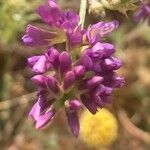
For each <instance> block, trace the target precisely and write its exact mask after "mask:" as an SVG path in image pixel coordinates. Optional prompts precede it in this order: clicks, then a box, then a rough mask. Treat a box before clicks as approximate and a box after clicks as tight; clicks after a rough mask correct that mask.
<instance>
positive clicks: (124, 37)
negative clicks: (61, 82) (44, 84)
mask: <svg viewBox="0 0 150 150" xmlns="http://www.w3.org/2000/svg"><path fill="white" fill-rule="evenodd" d="M43 2H44V0H36V1H35V0H0V150H77V149H78V150H103V149H105V150H135V149H136V150H149V149H150V117H149V116H150V26H148V24H147V22H140V23H135V22H134V21H133V17H132V16H133V11H129V12H127V15H125V14H123V13H121V12H119V11H117V10H116V11H112V10H105V17H104V18H102V15H100V14H97V15H95V14H94V13H91V12H92V11H93V10H90V11H89V7H87V15H86V21H85V26H86V27H88V26H89V25H90V24H93V23H96V22H98V21H100V20H113V19H116V20H119V22H120V27H119V28H118V29H117V30H116V31H115V32H114V33H113V34H112V35H111V36H109V37H108V39H107V41H111V42H112V43H114V44H115V45H116V49H117V51H116V55H117V57H119V58H121V59H122V61H123V67H122V68H121V69H120V70H119V74H120V75H122V76H124V77H125V80H126V84H125V86H124V87H123V88H122V89H119V90H116V91H114V94H113V104H112V105H109V106H108V108H107V110H109V112H111V114H113V117H115V120H116V121H117V122H115V123H116V124H117V125H116V126H117V128H118V130H117V131H116V132H117V136H115V137H114V139H113V135H111V133H109V130H107V128H103V132H104V133H105V132H106V133H108V134H107V135H106V136H105V138H106V140H107V136H108V138H109V137H112V141H113V142H110V143H109V144H106V145H105V143H104V144H103V146H102V145H101V143H99V145H98V146H93V143H92V140H91V142H90V140H86V139H82V137H84V135H83V136H82V135H81V137H80V136H79V138H75V137H73V135H72V134H71V132H70V131H69V129H68V125H67V121H66V118H65V113H64V112H63V111H62V112H61V113H59V115H58V116H57V117H56V119H55V120H54V122H53V123H52V124H51V125H50V126H49V127H48V128H46V129H44V130H42V131H38V130H35V128H34V126H33V122H32V121H31V120H30V119H28V112H29V110H30V108H31V107H32V104H33V103H34V100H35V93H34V91H35V90H36V87H34V85H33V84H32V83H31V81H30V78H31V77H32V76H33V74H32V72H31V71H30V69H29V68H28V67H27V63H26V58H27V57H29V56H32V55H34V54H40V53H41V52H42V51H44V50H43V49H33V48H29V47H25V46H23V43H22V41H21V37H22V36H23V34H24V31H25V27H26V25H27V24H34V25H36V24H40V25H42V22H41V20H40V18H39V16H38V15H37V14H36V13H35V9H36V7H37V6H38V5H39V4H41V3H43ZM58 3H59V5H60V7H61V8H62V9H64V10H67V9H73V10H74V11H76V12H79V8H80V0H58ZM89 12H90V13H89ZM96 13H97V12H96ZM87 115H88V114H87ZM104 115H105V114H104ZM106 115H107V114H106ZM81 116H82V113H81ZM83 117H84V116H82V117H81V119H83ZM111 117H112V116H111ZM108 118H109V117H108ZM83 120H84V119H83ZM83 120H81V128H83V130H84V125H85V124H88V122H87V123H86V122H85V121H83ZM102 120H103V119H102ZM110 123H111V122H110ZM103 124H104V126H105V122H103V121H102V122H97V126H103ZM112 126H113V125H112ZM89 127H90V126H89ZM92 130H93V128H92V129H91V134H90V133H89V134H87V135H89V137H88V136H86V138H87V139H88V138H89V139H90V138H91V137H90V136H94V131H92ZM112 130H113V131H115V129H113V128H112ZM83 134H84V132H83ZM97 134H99V135H97V140H99V138H103V135H101V134H102V133H101V132H100V133H97ZM84 138H85V137H84Z"/></svg>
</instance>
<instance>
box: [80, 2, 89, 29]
mask: <svg viewBox="0 0 150 150" xmlns="http://www.w3.org/2000/svg"><path fill="white" fill-rule="evenodd" d="M86 7H87V0H81V3H80V12H79V16H80V23H79V24H81V26H82V28H83V26H84V21H85V16H86Z"/></svg>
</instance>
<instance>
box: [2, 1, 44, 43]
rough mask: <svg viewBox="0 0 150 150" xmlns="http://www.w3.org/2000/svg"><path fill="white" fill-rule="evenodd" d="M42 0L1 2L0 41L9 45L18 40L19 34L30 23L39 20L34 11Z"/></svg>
mask: <svg viewBox="0 0 150 150" xmlns="http://www.w3.org/2000/svg"><path fill="white" fill-rule="evenodd" d="M41 1H42V0H36V1H31V0H28V1H26V0H1V1H0V20H1V21H0V40H1V41H2V42H3V43H6V44H9V43H11V42H13V41H14V40H16V38H17V35H18V32H21V31H23V30H24V28H25V25H26V24H27V23H28V22H29V21H33V20H36V19H37V17H38V16H37V15H35V13H34V9H35V8H36V6H37V5H38V4H39V3H40V2H41Z"/></svg>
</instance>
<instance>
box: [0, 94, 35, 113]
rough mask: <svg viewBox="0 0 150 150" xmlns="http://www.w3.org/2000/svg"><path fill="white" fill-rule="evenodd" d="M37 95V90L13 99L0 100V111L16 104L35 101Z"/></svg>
mask: <svg viewBox="0 0 150 150" xmlns="http://www.w3.org/2000/svg"><path fill="white" fill-rule="evenodd" d="M35 97H36V92H33V93H30V94H27V95H23V96H20V97H17V98H14V99H11V100H5V101H2V102H0V111H3V110H6V109H9V108H11V107H15V106H16V105H22V104H27V103H28V102H29V101H33V100H34V99H35Z"/></svg>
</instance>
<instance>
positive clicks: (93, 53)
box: [86, 42, 115, 60]
mask: <svg viewBox="0 0 150 150" xmlns="http://www.w3.org/2000/svg"><path fill="white" fill-rule="evenodd" d="M114 51H115V48H114V46H113V45H112V44H109V43H100V42H98V43H96V44H95V45H94V46H93V47H92V48H90V49H88V50H86V54H87V55H88V56H90V57H91V58H92V59H93V60H100V59H103V58H107V57H109V56H111V55H112V54H113V53H114Z"/></svg>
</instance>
